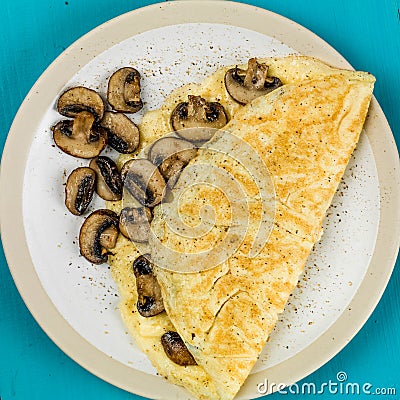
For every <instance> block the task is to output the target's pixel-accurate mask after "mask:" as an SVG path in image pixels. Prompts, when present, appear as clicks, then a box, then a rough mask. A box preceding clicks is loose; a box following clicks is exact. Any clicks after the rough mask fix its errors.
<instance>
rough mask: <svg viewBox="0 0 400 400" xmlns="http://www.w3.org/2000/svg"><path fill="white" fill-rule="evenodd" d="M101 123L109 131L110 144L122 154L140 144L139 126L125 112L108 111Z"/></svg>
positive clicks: (130, 151) (132, 150)
mask: <svg viewBox="0 0 400 400" xmlns="http://www.w3.org/2000/svg"><path fill="white" fill-rule="evenodd" d="M100 125H101V126H102V127H103V128H104V129H105V130H106V131H107V135H108V144H109V146H111V147H112V148H113V149H115V150H117V151H118V152H119V153H122V154H129V153H133V152H134V151H135V150H136V149H137V147H138V146H139V140H140V135H139V128H138V127H137V126H136V124H135V123H133V122H132V121H131V120H130V119H129V118H128V117H127V116H126V115H125V114H122V113H116V112H112V111H106V112H105V113H104V117H103V119H102V120H101V122H100Z"/></svg>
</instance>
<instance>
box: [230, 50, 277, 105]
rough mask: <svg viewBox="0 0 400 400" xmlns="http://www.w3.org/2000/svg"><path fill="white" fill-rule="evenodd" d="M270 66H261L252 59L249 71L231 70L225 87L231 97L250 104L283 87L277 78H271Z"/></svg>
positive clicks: (236, 68) (248, 67) (249, 63)
mask: <svg viewBox="0 0 400 400" xmlns="http://www.w3.org/2000/svg"><path fill="white" fill-rule="evenodd" d="M267 74H268V65H266V64H259V63H258V62H257V60H256V59H255V58H250V60H249V62H248V66H247V70H243V69H239V68H238V67H237V66H236V67H235V68H231V69H229V70H228V71H227V72H226V74H225V87H226V90H227V91H228V93H229V95H230V96H231V97H232V98H233V99H234V100H236V101H237V102H239V103H241V104H247V103H250V102H251V101H252V100H254V99H255V98H257V97H260V96H264V95H266V94H267V93H269V92H272V91H273V90H275V89H277V88H278V87H280V86H282V82H281V80H280V79H279V78H277V77H269V76H267Z"/></svg>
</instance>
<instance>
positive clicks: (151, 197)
mask: <svg viewBox="0 0 400 400" xmlns="http://www.w3.org/2000/svg"><path fill="white" fill-rule="evenodd" d="M121 177H122V181H123V184H124V187H125V189H126V190H127V191H128V192H129V193H130V194H131V195H132V196H133V197H134V198H135V199H136V200H137V201H138V202H139V203H140V204H141V205H142V206H145V207H150V208H151V207H155V206H156V205H157V204H159V203H161V201H162V199H163V198H164V194H165V189H166V184H165V180H164V178H163V176H162V175H161V173H160V171H159V170H158V168H157V167H156V166H155V165H154V164H152V163H151V162H150V161H149V160H146V159H144V158H140V159H133V160H129V161H127V162H126V163H125V164H124V166H123V167H122V170H121Z"/></svg>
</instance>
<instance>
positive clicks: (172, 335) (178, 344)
mask: <svg viewBox="0 0 400 400" xmlns="http://www.w3.org/2000/svg"><path fill="white" fill-rule="evenodd" d="M161 344H162V346H163V348H164V351H165V354H166V355H167V356H168V358H169V359H170V360H171V361H173V362H174V363H175V364H178V365H182V366H188V365H197V362H196V360H195V359H194V358H193V356H192V355H191V354H190V352H189V350H188V349H187V347H186V346H185V343H184V342H183V340H182V338H181V337H180V336H179V334H178V333H177V332H173V331H168V332H165V333H164V335H162V336H161Z"/></svg>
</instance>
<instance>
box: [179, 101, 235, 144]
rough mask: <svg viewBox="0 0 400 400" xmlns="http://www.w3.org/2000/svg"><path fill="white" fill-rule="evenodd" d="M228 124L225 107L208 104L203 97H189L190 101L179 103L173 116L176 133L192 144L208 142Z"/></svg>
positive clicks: (212, 103) (217, 104) (214, 103)
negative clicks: (216, 131)
mask: <svg viewBox="0 0 400 400" xmlns="http://www.w3.org/2000/svg"><path fill="white" fill-rule="evenodd" d="M227 122H228V117H227V116H226V113H225V110H224V107H223V106H222V105H221V104H220V103H217V102H208V101H206V100H204V99H203V98H202V97H201V96H191V95H189V96H188V101H186V102H183V103H179V104H178V105H177V106H176V108H175V109H174V111H173V112H172V114H171V125H172V128H173V129H174V131H176V133H177V134H178V135H179V136H180V137H181V138H183V139H186V140H189V141H190V142H195V143H196V142H206V141H208V140H210V139H211V138H212V136H213V135H214V133H215V130H216V129H220V128H222V127H224V126H225V125H226V124H227Z"/></svg>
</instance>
